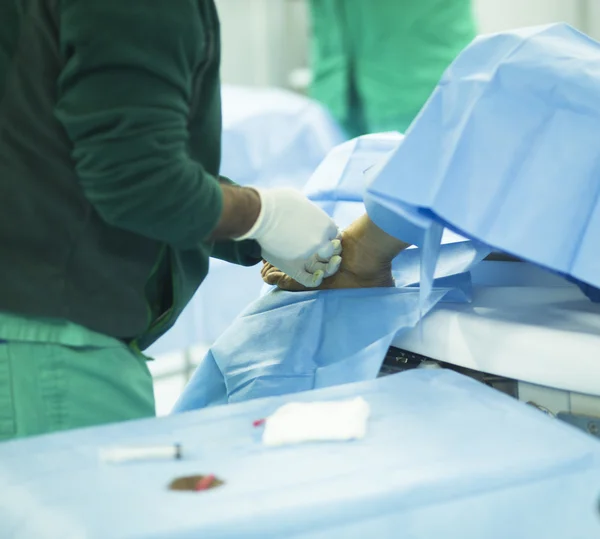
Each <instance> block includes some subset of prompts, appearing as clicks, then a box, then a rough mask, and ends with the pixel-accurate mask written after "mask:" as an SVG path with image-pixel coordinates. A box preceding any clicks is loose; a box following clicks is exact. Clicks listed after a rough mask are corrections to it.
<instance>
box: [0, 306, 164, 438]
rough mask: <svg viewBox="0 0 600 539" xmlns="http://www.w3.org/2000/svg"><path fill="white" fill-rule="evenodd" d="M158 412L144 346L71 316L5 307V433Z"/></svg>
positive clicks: (0, 404)
mask: <svg viewBox="0 0 600 539" xmlns="http://www.w3.org/2000/svg"><path fill="white" fill-rule="evenodd" d="M154 414H155V407H154V391H153V387H152V378H151V375H150V371H149V370H148V367H147V365H146V358H145V357H144V356H143V355H142V354H141V353H139V352H136V351H134V350H132V349H130V348H129V347H127V346H126V345H125V344H123V343H122V342H120V341H118V340H116V339H113V338H111V337H107V336H105V335H100V334H98V333H95V332H93V331H90V330H88V329H86V328H83V327H81V326H78V325H75V324H72V323H70V322H61V321H46V320H35V319H28V318H24V317H19V316H15V315H11V314H3V313H0V441H1V440H8V439H11V438H19V437H23V436H30V435H34V434H44V433H49V432H54V431H60V430H66V429H73V428H78V427H87V426H92V425H100V424H104V423H112V422H116V421H125V420H129V419H138V418H143V417H151V416H153V415H154Z"/></svg>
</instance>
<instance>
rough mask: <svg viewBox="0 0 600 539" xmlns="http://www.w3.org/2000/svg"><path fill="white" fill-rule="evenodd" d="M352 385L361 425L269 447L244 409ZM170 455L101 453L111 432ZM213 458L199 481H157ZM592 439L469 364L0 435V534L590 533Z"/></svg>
mask: <svg viewBox="0 0 600 539" xmlns="http://www.w3.org/2000/svg"><path fill="white" fill-rule="evenodd" d="M355 395H361V396H363V397H364V398H365V399H366V400H367V402H368V403H369V404H370V406H371V411H372V414H371V419H370V421H369V424H368V430H367V436H366V438H365V439H364V440H361V441H357V442H352V443H320V444H310V445H304V446H291V447H286V448H280V449H267V448H264V447H263V446H262V445H261V444H260V441H259V439H260V429H256V428H254V427H253V426H252V422H253V421H254V420H255V419H257V418H262V417H265V416H267V415H269V414H271V413H272V412H273V411H274V410H275V409H276V408H277V407H278V406H280V405H281V404H283V403H284V402H288V401H290V400H295V401H298V400H300V401H314V400H317V399H319V400H320V399H322V400H330V399H338V398H348V397H351V396H355ZM176 441H177V442H181V443H182V444H183V448H184V452H186V453H187V455H188V456H187V458H185V459H184V460H182V461H164V462H152V463H131V464H128V465H102V464H100V463H99V462H98V460H97V454H98V449H99V448H100V447H103V446H107V445H108V446H110V445H114V444H144V443H148V444H152V443H172V442H176ZM197 473H200V474H206V473H214V474H216V475H217V476H218V477H219V478H221V479H223V480H224V481H225V485H224V486H223V487H221V488H219V489H215V490H212V491H208V492H203V493H191V492H186V493H174V492H170V491H168V490H167V489H166V486H167V485H168V483H169V482H170V481H171V480H172V479H173V478H175V477H179V476H183V475H190V474H197ZM599 495H600V444H598V443H597V442H596V441H595V440H594V439H592V438H591V437H588V436H586V435H584V434H583V433H580V432H579V431H576V430H575V429H572V428H571V427H569V426H567V425H565V424H562V423H560V422H558V421H556V420H553V419H550V418H548V417H547V416H545V415H544V414H542V413H539V412H538V411H537V410H535V409H533V408H531V407H528V406H526V405H524V404H522V403H519V402H517V401H514V400H512V399H510V398H508V397H506V396H504V395H502V394H500V393H498V392H496V391H494V390H492V389H490V388H487V387H485V386H484V385H482V384H479V383H477V382H475V381H473V380H470V379H468V378H464V377H462V376H459V375H457V374H455V373H452V372H448V371H430V370H417V371H412V372H408V373H404V374H401V375H396V376H391V377H388V378H382V379H378V380H374V381H370V382H364V383H360V384H353V385H345V386H340V387H336V388H331V389H327V390H322V391H317V392H309V393H302V394H297V395H294V396H292V397H284V398H271V399H264V400H256V401H252V402H247V403H244V404H240V405H231V406H223V407H216V408H211V409H207V410H202V411H199V412H191V413H186V414H181V415H177V416H170V417H167V418H162V419H152V420H143V421H134V422H129V423H126V424H121V425H114V426H109V427H102V428H93V429H84V430H79V431H73V432H71V433H68V434H56V435H50V436H44V437H38V438H33V439H30V440H26V441H20V442H5V443H2V444H0V537H2V538H3V539H4V538H6V539H32V538H35V539H107V538H110V539H164V538H167V537H168V538H169V539H197V538H200V537H210V538H211V539H223V538H244V539H253V538H255V539H270V538H273V539H275V538H277V539H279V538H282V537H290V538H303V539H309V538H310V539H322V538H323V539H324V538H327V539H331V538H337V537H343V538H345V539H353V538H356V539H365V538H368V537H374V538H378V539H388V538H389V539H398V538H410V539H433V538H435V539H439V538H444V539H508V538H510V539H532V538H541V537H543V538H546V539H564V538H573V539H575V538H577V539H597V538H598V537H600V513H599V512H598V496H599Z"/></svg>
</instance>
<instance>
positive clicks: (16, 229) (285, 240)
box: [0, 0, 341, 440]
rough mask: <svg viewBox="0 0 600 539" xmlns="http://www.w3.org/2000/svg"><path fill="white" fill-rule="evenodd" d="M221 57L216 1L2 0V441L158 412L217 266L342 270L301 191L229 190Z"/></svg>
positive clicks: (320, 273)
mask: <svg viewBox="0 0 600 539" xmlns="http://www.w3.org/2000/svg"><path fill="white" fill-rule="evenodd" d="M219 50H220V44H219V22H218V18H217V13H216V9H215V6H214V4H213V1H212V0H172V1H169V2H159V1H156V0H61V1H50V0H28V1H25V0H0V440H8V439H11V438H15V437H21V436H27V435H32V434H41V433H48V432H52V431H58V430H64V429H70V428H75V427H85V426H89V425H97V424H101V423H109V422H113V421H122V420H127V419H135V418H141V417H148V416H152V415H153V414H154V397H153V390H152V380H151V377H150V373H149V371H148V368H147V366H146V358H145V357H144V355H143V354H142V350H144V349H145V348H146V347H148V346H149V345H150V344H151V343H152V342H154V341H155V340H156V339H157V338H158V337H160V336H161V335H162V334H164V333H165V332H166V331H167V330H168V329H169V328H170V327H171V326H172V325H173V323H174V322H175V320H176V319H177V317H178V316H179V314H180V313H181V312H182V310H183V308H184V307H185V305H186V303H187V302H188V301H189V300H190V298H191V297H192V296H193V294H194V292H195V291H196V289H197V288H198V286H199V285H200V283H201V282H202V280H203V279H204V277H205V276H206V274H207V272H208V265H209V258H210V257H215V258H220V259H223V260H227V261H230V262H234V263H237V264H255V263H258V262H259V261H260V260H261V258H264V259H267V260H269V261H270V262H272V263H273V264H274V265H275V266H276V267H281V268H282V270H284V271H286V274H290V272H291V273H292V274H295V275H296V277H297V278H296V280H298V279H300V280H301V281H305V284H306V283H308V285H309V286H318V285H319V284H320V282H321V281H322V279H323V278H325V277H327V276H329V275H333V273H335V271H336V268H337V267H338V266H339V264H340V262H341V258H340V257H339V253H340V251H341V246H340V242H339V240H338V239H336V237H337V234H338V231H337V227H336V226H335V223H334V222H333V221H332V220H331V219H330V218H329V217H328V216H327V215H326V214H325V213H324V212H323V211H322V210H320V209H319V208H317V207H316V206H315V205H313V204H312V203H311V202H309V201H308V200H307V199H306V198H305V197H304V196H303V195H301V194H300V193H297V192H295V191H292V190H288V189H271V190H255V189H251V188H242V187H237V186H235V185H233V184H232V182H230V181H229V180H227V179H226V178H223V177H220V176H219V164H220V148H221V106H220V85H219V63H220V56H219V55H220V53H219ZM214 308H215V309H218V308H219V305H215V306H214Z"/></svg>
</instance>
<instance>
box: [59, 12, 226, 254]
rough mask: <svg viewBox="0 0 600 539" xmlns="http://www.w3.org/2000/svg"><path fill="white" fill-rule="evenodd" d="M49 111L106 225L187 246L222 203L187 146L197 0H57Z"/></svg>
mask: <svg viewBox="0 0 600 539" xmlns="http://www.w3.org/2000/svg"><path fill="white" fill-rule="evenodd" d="M61 6H62V7H61V12H60V41H61V48H62V54H63V55H64V57H65V58H66V63H65V66H64V69H63V71H62V73H61V75H60V77H59V81H58V99H57V105H56V116H57V118H58V119H59V121H60V122H61V123H62V124H63V126H64V128H65V129H66V132H67V134H68V136H69V138H70V140H71V141H72V144H73V153H72V156H73V159H74V161H75V165H76V171H77V174H78V177H79V180H80V182H81V186H82V188H83V191H84V193H85V196H86V197H87V198H88V200H89V201H90V202H91V204H92V205H93V206H94V207H95V209H96V211H97V212H98V214H99V215H100V216H101V218H102V219H104V220H105V221H106V222H107V223H109V224H110V225H112V226H115V227H118V228H122V229H125V230H129V231H131V232H135V233H137V234H140V235H143V236H145V237H148V238H152V239H155V240H158V241H161V242H165V243H168V244H170V245H172V246H174V247H177V248H193V247H194V246H197V245H198V244H199V243H200V242H202V241H204V240H205V239H206V238H207V237H208V236H209V235H210V233H211V231H212V230H213V229H214V228H215V227H216V225H217V222H218V220H219V217H220V214H221V211H222V203H223V202H222V193H221V189H220V187H219V183H218V179H217V178H215V177H214V176H213V175H211V174H209V173H207V172H206V171H205V170H204V169H203V167H202V166H201V164H200V163H198V162H196V161H194V160H192V159H191V158H190V156H189V154H188V151H187V148H188V137H189V133H188V120H189V116H190V102H191V101H192V90H193V79H194V77H193V75H194V71H195V69H196V68H197V67H198V66H200V65H201V62H202V54H203V53H204V50H203V44H204V43H205V35H206V30H205V25H204V23H203V21H202V19H201V15H200V13H199V10H198V6H197V0H177V1H176V2H148V1H147V0H127V1H123V0H63V1H62V2H61Z"/></svg>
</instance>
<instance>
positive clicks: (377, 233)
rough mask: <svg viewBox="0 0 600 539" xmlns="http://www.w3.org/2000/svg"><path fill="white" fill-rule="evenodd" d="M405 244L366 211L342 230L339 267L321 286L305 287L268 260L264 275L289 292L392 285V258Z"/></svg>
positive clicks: (265, 279) (265, 278)
mask: <svg viewBox="0 0 600 539" xmlns="http://www.w3.org/2000/svg"><path fill="white" fill-rule="evenodd" d="M406 247H408V244H405V243H403V242H400V241H398V240H396V239H395V238H391V236H388V235H387V234H385V232H383V231H382V230H381V229H379V228H377V227H376V226H375V225H374V224H373V223H372V222H371V221H370V219H369V218H368V217H367V216H366V215H365V216H362V217H360V218H359V219H357V220H356V221H355V222H354V223H352V224H351V225H350V226H349V227H348V228H347V229H346V230H345V231H344V232H343V234H342V248H343V252H342V263H341V265H340V269H339V270H338V272H337V273H336V274H335V275H333V276H332V277H329V278H327V279H325V280H324V281H323V283H322V284H321V286H319V287H318V288H316V289H315V288H306V287H305V286H303V285H301V284H300V283H298V282H296V281H294V280H293V279H292V278H291V277H289V276H288V275H286V274H285V273H283V272H282V271H281V270H279V269H277V268H276V267H274V266H272V265H271V264H269V263H268V262H264V264H263V267H262V270H261V275H262V278H263V280H264V281H265V282H266V283H267V284H270V285H276V286H277V287H278V288H281V289H282V290H287V291H290V292H299V291H304V290H331V289H334V288H375V287H392V286H394V279H393V277H392V260H393V259H394V257H395V256H396V255H397V254H398V253H399V252H400V251H401V250H402V249H404V248H406Z"/></svg>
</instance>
